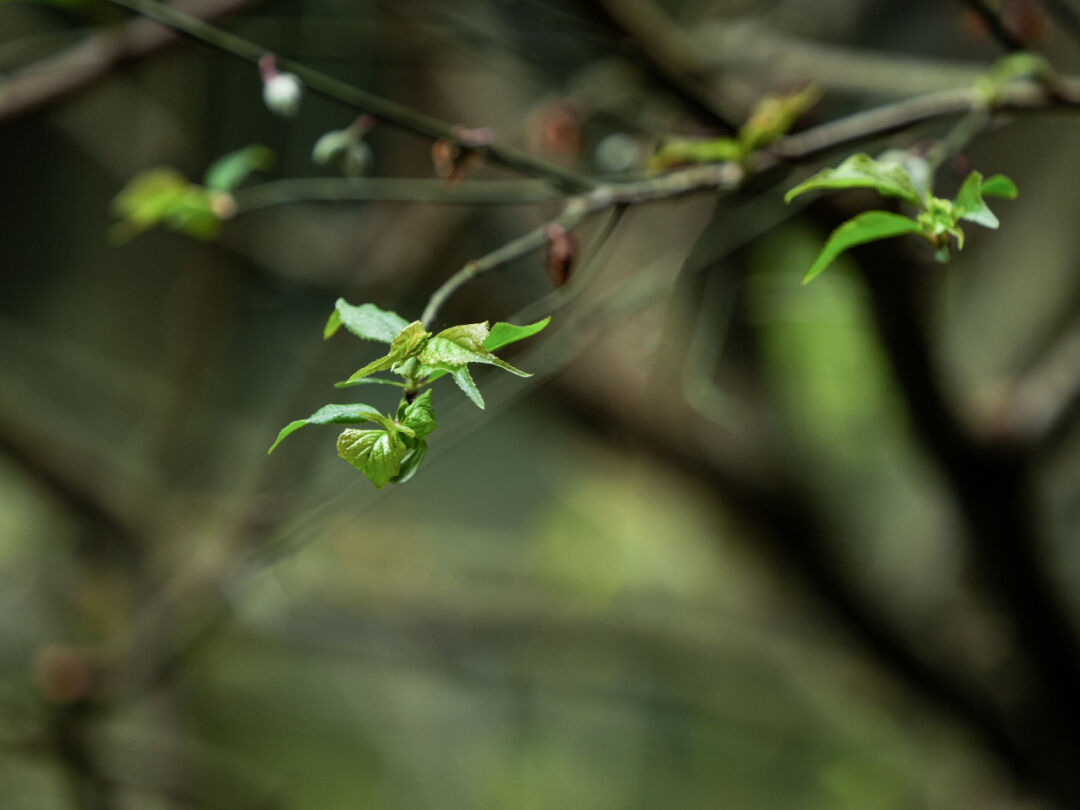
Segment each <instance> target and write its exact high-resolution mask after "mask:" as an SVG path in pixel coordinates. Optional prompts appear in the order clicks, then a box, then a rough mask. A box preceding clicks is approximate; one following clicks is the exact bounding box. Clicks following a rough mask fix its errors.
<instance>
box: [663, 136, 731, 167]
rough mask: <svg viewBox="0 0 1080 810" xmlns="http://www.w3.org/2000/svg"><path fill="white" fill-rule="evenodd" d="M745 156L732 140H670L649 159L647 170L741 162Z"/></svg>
mask: <svg viewBox="0 0 1080 810" xmlns="http://www.w3.org/2000/svg"><path fill="white" fill-rule="evenodd" d="M745 155H746V151H745V148H744V147H743V145H742V144H741V143H740V142H739V141H737V140H735V139H734V138H713V139H709V140H691V139H688V138H672V139H670V140H667V141H665V142H664V144H663V145H662V146H661V147H660V148H659V149H657V150H656V152H655V153H654V154H653V155H652V157H650V158H649V170H650V171H660V170H662V169H667V168H670V167H672V166H681V165H683V164H687V163H723V162H725V161H728V160H742V159H743V157H744V156H745Z"/></svg>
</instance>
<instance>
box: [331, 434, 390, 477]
mask: <svg viewBox="0 0 1080 810" xmlns="http://www.w3.org/2000/svg"><path fill="white" fill-rule="evenodd" d="M337 451H338V455H339V456H341V457H342V458H343V459H345V460H346V461H347V462H349V463H350V464H351V465H353V466H354V467H356V469H358V470H360V472H362V473H363V474H364V475H366V476H367V477H368V480H370V481H371V483H372V484H374V485H375V489H382V488H383V487H384V486H386V484H387V482H389V481H390V479H392V478H393V477H394V476H396V475H397V474H398V473H399V472H400V470H401V462H402V461H403V460H404V458H405V453H406V452H407V448H406V447H405V442H403V441H402V440H401V437H400V436H398V435H397V434H395V433H392V432H388V431H385V430H354V429H352V428H349V429H347V430H343V431H342V432H341V435H340V436H338V440H337Z"/></svg>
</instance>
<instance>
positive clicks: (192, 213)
mask: <svg viewBox="0 0 1080 810" xmlns="http://www.w3.org/2000/svg"><path fill="white" fill-rule="evenodd" d="M112 211H113V214H114V215H116V216H117V217H119V218H120V219H122V220H123V221H122V222H118V223H116V224H115V225H114V226H113V227H112V228H111V229H110V231H109V236H110V238H111V239H113V241H115V242H118V243H124V242H128V241H130V240H131V239H133V238H135V237H136V236H138V235H139V234H140V233H142V232H143V231H145V230H148V229H150V228H152V227H154V226H155V225H159V224H160V225H166V226H168V227H169V228H172V229H173V230H175V231H180V232H181V233H185V234H187V235H188V236H193V237H195V238H196V239H212V238H213V237H215V236H217V234H218V233H219V232H220V231H221V222H220V220H219V219H218V217H217V215H216V214H215V213H214V211H213V208H212V206H211V193H210V192H208V191H207V190H206V189H204V188H202V187H200V186H196V185H193V184H191V183H189V182H188V180H187V178H185V177H184V176H183V175H182V174H180V172H178V171H176V170H175V169H171V168H168V167H158V168H154V169H147V170H145V171H142V172H139V173H138V174H137V175H135V177H133V178H132V179H131V181H130V182H129V183H128V184H127V185H126V186H125V187H124V188H123V189H121V191H120V193H119V194H117V195H116V197H115V198H114V199H113V202H112Z"/></svg>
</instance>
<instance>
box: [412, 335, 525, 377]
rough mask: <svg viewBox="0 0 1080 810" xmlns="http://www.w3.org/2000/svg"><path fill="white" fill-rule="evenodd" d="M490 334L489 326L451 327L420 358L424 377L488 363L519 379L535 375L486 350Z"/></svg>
mask: <svg viewBox="0 0 1080 810" xmlns="http://www.w3.org/2000/svg"><path fill="white" fill-rule="evenodd" d="M490 334H491V333H490V330H489V329H488V325H487V323H466V324H461V325H459V326H451V327H450V328H449V329H444V330H443V331H441V332H439V333H438V334H437V335H433V336H432V337H431V339H430V340H428V341H427V343H426V345H424V347H423V349H422V350H421V351H420V353H419V354H418V355H417V360H419V361H420V368H421V374H422V375H424V376H426V374H430V373H431V372H434V371H440V370H446V371H449V372H450V373H454V371H455V370H456V369H458V368H462V367H464V366H465V365H466V364H467V363H486V364H488V365H492V366H498V367H499V368H501V369H503V370H504V371H509V372H510V373H511V374H516V375H518V376H519V377H531V376H532V375H531V374H529V373H528V372H527V371H522V370H521V369H519V368H514V367H513V366H512V365H510V364H509V363H507V362H506V361H505V360H502V359H501V358H498V357H496V356H495V355H493V354H492V353H491V352H490V351H488V349H487V348H485V346H484V342H485V341H486V340H487V339H488V337H489V336H490Z"/></svg>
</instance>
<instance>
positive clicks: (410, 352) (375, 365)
mask: <svg viewBox="0 0 1080 810" xmlns="http://www.w3.org/2000/svg"><path fill="white" fill-rule="evenodd" d="M430 339H432V338H431V335H430V333H429V332H427V331H425V330H424V326H423V324H421V323H420V321H413V322H412V323H410V324H407V325H406V326H405V328H404V329H402V330H401V331H400V332H398V334H397V335H396V336H395V337H394V339H393V340H392V341H391V343H390V351H389V352H387V353H386V354H384V355H383V356H382V357H379V358H377V359H375V360H372V361H371V362H370V363H368V364H367V365H366V366H364V367H363V368H361V369H359V370H358V371H356V372H354V373H353V375H352V376H351V377H349V379H348V380H346V382H355V381H356V380H360V379H363V378H364V377H369V376H371V375H372V374H374V373H376V372H378V371H386V370H388V369H390V370H395V371H396V370H397V368H398V367H400V366H401V364H402V363H404V362H405V361H406V360H408V359H410V358H412V357H414V356H416V355H417V354H419V353H420V351H421V349H423V348H424V346H425V344H426V343H427V342H428V341H429V340H430Z"/></svg>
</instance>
